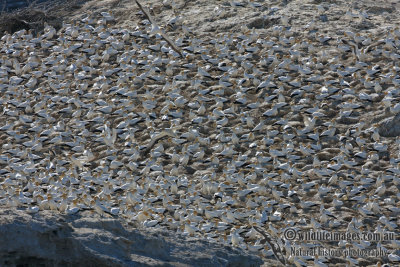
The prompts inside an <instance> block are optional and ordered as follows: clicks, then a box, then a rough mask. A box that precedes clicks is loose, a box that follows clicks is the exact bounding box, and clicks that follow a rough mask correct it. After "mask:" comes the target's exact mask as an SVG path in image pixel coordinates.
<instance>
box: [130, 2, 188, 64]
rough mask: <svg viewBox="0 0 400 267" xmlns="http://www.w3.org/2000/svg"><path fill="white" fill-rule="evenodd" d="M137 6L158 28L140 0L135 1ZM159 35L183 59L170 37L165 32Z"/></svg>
mask: <svg viewBox="0 0 400 267" xmlns="http://www.w3.org/2000/svg"><path fill="white" fill-rule="evenodd" d="M135 2H136V4H137V5H138V6H139V8H140V9H141V10H142V12H143V14H144V15H145V16H146V18H147V19H148V20H149V21H150V23H151V24H152V25H153V27H157V28H159V27H158V25H157V23H156V22H155V21H154V20H153V18H152V17H151V16H150V13H149V12H148V11H147V10H146V9H145V8H144V7H143V6H142V5H141V4H140V3H139V1H138V0H135ZM159 34H160V35H161V37H162V38H163V39H164V40H165V41H166V42H167V43H168V44H169V45H170V46H171V48H172V49H174V50H175V52H177V53H178V54H179V55H180V56H181V57H183V55H182V52H181V50H180V49H179V48H178V47H177V46H176V45H175V43H174V42H173V41H172V40H171V39H170V38H169V37H168V35H167V34H166V33H165V32H164V31H162V30H161V31H160V32H159Z"/></svg>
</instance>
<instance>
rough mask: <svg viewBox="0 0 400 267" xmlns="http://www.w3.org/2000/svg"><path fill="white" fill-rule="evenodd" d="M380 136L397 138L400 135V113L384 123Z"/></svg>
mask: <svg viewBox="0 0 400 267" xmlns="http://www.w3.org/2000/svg"><path fill="white" fill-rule="evenodd" d="M378 132H379V135H381V136H383V137H396V136H399V135H400V113H398V114H397V115H396V116H394V117H390V118H387V119H385V120H384V121H382V123H381V124H380V125H379V129H378Z"/></svg>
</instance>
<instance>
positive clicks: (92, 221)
mask: <svg viewBox="0 0 400 267" xmlns="http://www.w3.org/2000/svg"><path fill="white" fill-rule="evenodd" d="M85 213H86V214H85ZM0 236H1V241H2V242H1V243H0V266H28V265H29V266H260V265H261V264H262V260H261V259H260V258H258V257H256V256H253V255H249V254H246V253H245V252H244V251H242V250H240V249H237V248H232V247H229V246H224V245H221V244H217V243H214V242H209V241H206V240H204V239H198V238H189V237H185V236H183V235H181V234H177V233H175V232H172V231H167V230H158V229H153V228H147V229H143V230H142V229H140V230H139V229H137V228H133V227H132V226H129V225H128V224H126V223H124V222H123V221H120V220H118V219H113V218H99V217H97V218H96V217H94V216H93V215H90V213H89V212H81V213H80V214H79V215H73V216H66V215H59V214H53V213H51V212H49V211H41V212H39V213H37V214H33V215H29V214H27V213H26V212H25V211H23V210H15V209H14V210H9V209H8V210H7V209H0Z"/></svg>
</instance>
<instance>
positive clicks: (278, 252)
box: [253, 226, 287, 266]
mask: <svg viewBox="0 0 400 267" xmlns="http://www.w3.org/2000/svg"><path fill="white" fill-rule="evenodd" d="M253 227H254V229H255V230H256V231H257V232H259V233H260V234H261V235H262V236H263V237H264V240H263V241H266V242H267V243H268V245H269V246H270V247H271V249H272V253H274V256H275V258H276V259H277V260H278V261H279V262H280V263H282V265H283V266H287V263H286V259H285V257H284V256H283V253H282V250H281V248H280V247H279V246H278V245H275V244H274V243H273V242H272V239H271V238H270V237H269V236H268V235H267V234H265V233H264V231H263V230H261V229H260V228H258V227H257V226H253ZM279 255H280V256H281V257H279Z"/></svg>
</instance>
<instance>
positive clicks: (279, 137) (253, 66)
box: [0, 13, 400, 266]
mask: <svg viewBox="0 0 400 267" xmlns="http://www.w3.org/2000/svg"><path fill="white" fill-rule="evenodd" d="M112 20H113V17H112V14H109V13H103V17H102V18H101V19H99V20H94V19H92V18H90V17H87V18H85V19H82V20H81V21H77V22H74V23H72V24H65V25H64V26H63V27H62V28H61V29H60V30H59V31H56V30H55V29H54V28H52V27H51V26H46V27H45V29H44V31H43V33H41V34H39V35H37V36H33V34H32V33H31V32H30V31H25V30H21V31H18V32H15V33H13V34H5V35H4V36H3V37H2V38H1V41H0V47H1V50H0V54H1V57H0V64H1V67H0V92H1V93H0V103H1V110H0V111H1V114H0V118H1V119H0V124H1V125H0V140H1V141H0V142H1V151H0V153H1V154H0V186H1V189H0V203H1V204H0V205H1V206H5V207H18V208H20V209H25V210H26V212H28V213H32V214H33V213H36V212H39V211H40V210H54V211H56V212H60V213H63V214H64V213H65V214H75V213H79V212H81V211H84V210H90V211H92V212H94V213H98V214H99V215H101V216H113V217H116V216H119V217H122V218H124V219H126V220H128V221H130V222H133V223H135V224H137V225H140V226H142V227H162V228H168V229H171V230H174V231H177V232H180V233H183V234H187V235H189V236H201V237H205V238H207V239H210V240H215V241H217V242H222V243H225V244H228V245H232V246H237V247H240V248H244V249H248V250H250V251H253V252H256V253H259V254H260V255H262V256H263V257H273V250H271V248H270V246H268V245H267V244H266V243H265V239H264V237H263V235H262V234H260V232H257V231H256V230H255V228H258V229H263V231H264V234H265V235H268V236H270V238H271V239H272V240H276V242H277V244H278V245H280V247H281V248H282V253H283V254H284V256H285V257H286V259H287V262H288V263H295V264H297V265H304V266H305V265H307V264H311V263H312V262H313V261H314V264H316V265H317V266H324V264H327V263H328V262H329V261H331V260H332V259H333V258H329V257H319V258H315V257H311V256H301V255H300V256H293V255H289V252H290V246H294V247H295V248H296V249H298V248H302V247H303V248H309V246H310V244H307V243H304V241H303V242H302V241H300V242H289V241H287V240H284V239H283V236H282V234H283V231H284V229H286V228H288V227H294V228H296V229H299V230H303V231H306V230H313V231H318V230H332V231H333V230H334V231H350V232H366V231H370V232H378V233H383V232H387V231H391V232H396V233H397V232H398V218H399V216H398V215H399V212H400V204H399V203H400V193H399V186H400V177H399V174H400V170H399V164H398V163H399V162H400V158H399V156H400V155H399V145H400V142H399V139H397V138H385V137H382V136H380V134H379V132H378V126H379V125H378V124H376V123H375V122H376V121H375V118H371V117H370V116H365V114H377V116H378V115H379V116H381V117H382V116H383V117H385V116H386V117H389V116H393V115H395V114H397V113H398V112H399V111H400V104H399V101H398V100H399V95H400V75H399V73H400V67H399V65H398V62H399V58H400V55H399V47H400V39H399V37H400V30H399V29H396V28H393V29H388V31H387V32H386V33H385V35H382V36H373V35H365V36H364V35H360V34H359V33H353V32H345V33H344V34H343V35H342V36H339V37H337V38H331V37H329V36H323V35H320V34H319V33H318V32H316V33H315V32H314V33H308V34H304V33H298V32H294V31H291V30H290V28H288V27H285V26H284V25H282V24H279V23H278V24H277V25H275V26H272V28H271V33H270V34H269V35H264V36H261V35H260V34H259V33H258V32H257V30H255V29H248V28H246V27H242V29H241V31H237V32H228V33H222V34H215V35H214V36H211V37H209V38H202V39H198V38H196V35H195V34H194V33H192V32H190V31H189V30H188V29H187V28H184V27H183V28H182V29H183V31H182V33H181V34H180V35H179V36H175V44H176V46H177V47H178V48H179V50H178V52H179V53H178V52H177V51H175V50H173V49H171V47H170V46H169V45H168V43H167V42H166V41H164V39H163V38H161V36H160V28H158V27H156V26H154V25H152V24H151V23H149V22H148V21H147V20H143V21H142V22H141V23H140V25H139V26H137V27H136V28H134V29H124V28H118V27H117V26H116V25H114V24H113V23H112ZM113 25H114V26H113ZM374 112H375V113H374ZM281 240H282V241H281ZM311 245H314V246H319V245H318V244H312V243H311ZM328 245H329V244H328V243H324V246H325V247H326V246H328ZM330 245H332V244H330ZM332 246H333V248H338V247H341V248H348V247H350V248H376V247H379V248H384V249H386V250H387V251H388V253H390V251H395V250H396V249H397V250H398V249H399V248H400V244H399V242H398V241H388V242H378V243H376V242H375V243H374V242H367V241H353V240H350V241H341V242H339V243H337V242H336V243H335V244H333V245H332ZM366 259H368V258H365V257H364V259H361V258H360V259H357V257H349V256H348V257H346V258H342V259H337V258H336V259H335V261H336V263H342V264H344V263H346V264H352V265H356V264H357V262H358V261H359V260H360V261H361V260H366ZM388 259H389V260H392V261H396V260H399V257H398V256H397V255H396V254H395V253H391V254H389V257H388ZM370 260H371V261H372V262H373V261H375V262H376V261H377V260H378V258H372V259H370ZM324 262H325V263H324ZM318 264H319V265H318Z"/></svg>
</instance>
